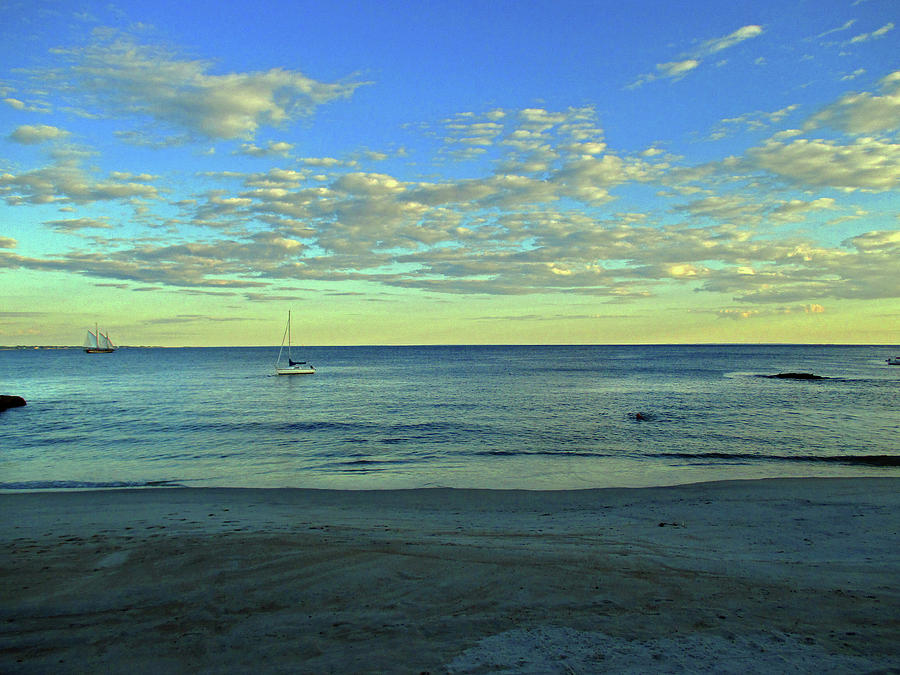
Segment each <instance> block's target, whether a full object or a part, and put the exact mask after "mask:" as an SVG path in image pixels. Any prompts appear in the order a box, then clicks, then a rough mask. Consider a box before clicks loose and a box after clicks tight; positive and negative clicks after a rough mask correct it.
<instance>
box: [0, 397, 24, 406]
mask: <svg viewBox="0 0 900 675" xmlns="http://www.w3.org/2000/svg"><path fill="white" fill-rule="evenodd" d="M23 405H25V399H24V398H22V397H21V396H7V395H6V394H2V395H0V410H6V409H7V408H19V407H21V406H23Z"/></svg>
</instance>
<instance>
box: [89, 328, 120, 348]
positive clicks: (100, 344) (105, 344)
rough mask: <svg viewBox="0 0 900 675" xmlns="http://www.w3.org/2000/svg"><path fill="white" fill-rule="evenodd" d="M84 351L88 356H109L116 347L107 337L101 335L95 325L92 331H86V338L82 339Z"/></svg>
mask: <svg viewBox="0 0 900 675" xmlns="http://www.w3.org/2000/svg"><path fill="white" fill-rule="evenodd" d="M84 351H85V352H87V353H88V354H109V353H110V352H114V351H116V346H115V345H114V344H113V341H112V340H110V339H109V335H104V334H103V333H101V332H100V329H98V328H97V326H96V325H95V326H94V331H93V332H91V331H90V329H88V332H87V336H86V337H85V338H84Z"/></svg>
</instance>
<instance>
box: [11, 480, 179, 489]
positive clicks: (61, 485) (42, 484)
mask: <svg viewBox="0 0 900 675" xmlns="http://www.w3.org/2000/svg"><path fill="white" fill-rule="evenodd" d="M147 487H184V486H183V485H182V484H180V483H176V482H175V481H171V480H145V481H98V482H91V481H78V480H31V481H22V482H18V483H0V490H105V489H111V488H147Z"/></svg>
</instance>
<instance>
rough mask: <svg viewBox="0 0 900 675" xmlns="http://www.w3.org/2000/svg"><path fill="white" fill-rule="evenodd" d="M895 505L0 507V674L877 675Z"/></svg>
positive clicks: (727, 489)
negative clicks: (629, 673)
mask: <svg viewBox="0 0 900 675" xmlns="http://www.w3.org/2000/svg"><path fill="white" fill-rule="evenodd" d="M898 507H900V478H889V477H887V478H778V479H761V480H736V481H718V482H707V483H693V484H687V485H678V486H666V487H654V488H594V489H577V490H563V491H553V490H547V491H529V490H471V489H455V488H419V489H407V490H375V491H364V490H327V489H326V490H320V489H296V488H261V489H260V488H168V487H154V488H139V489H110V490H97V491H81V490H79V491H72V492H27V493H4V494H0V509H2V510H3V512H4V514H5V515H6V517H5V518H4V519H3V520H2V522H0V563H2V564H0V574H2V585H3V588H4V589H6V590H5V591H4V596H5V598H4V606H3V607H2V609H0V626H2V628H0V670H2V671H3V672H46V671H47V670H48V669H50V670H53V671H55V672H78V671H81V672H84V671H88V670H103V669H112V670H115V671H124V670H132V671H136V672H150V671H153V670H160V669H165V670H167V671H169V672H213V671H219V670H226V669H236V670H242V669H251V668H254V669H261V670H264V671H266V672H269V671H274V672H278V671H282V670H283V671H286V672H298V671H299V672H342V671H343V672H347V671H354V672H379V671H381V672H385V671H387V672H423V671H428V672H484V671H485V670H487V669H489V668H490V669H493V670H498V671H500V672H503V670H504V668H506V671H507V672H569V670H567V669H570V670H574V671H575V672H589V671H591V670H597V669H613V670H628V669H633V670H639V669H646V668H651V669H657V670H658V669H660V668H662V667H671V668H673V669H674V670H672V671H671V672H681V671H680V670H678V668H681V669H682V670H685V671H693V672H703V671H704V670H715V671H716V672H741V670H742V668H741V667H740V664H742V663H743V664H744V666H745V668H744V669H746V666H747V664H748V663H754V664H762V665H763V666H765V668H766V669H768V670H769V671H770V672H788V671H791V670H792V669H794V668H798V669H799V671H800V672H812V671H815V672H859V671H861V670H862V671H863V672H865V671H866V670H876V669H886V668H900V646H898V645H897V643H896V636H897V634H898V631H900V619H898V617H900V590H898V589H897V587H896V579H897V578H900V551H898V550H897V547H896V541H897V535H898V530H900V508H898ZM750 658H752V659H754V660H753V661H747V660H746V659H750ZM760 659H763V660H762V661H760ZM766 659H768V661H767V660H766ZM604 664H605V665H604ZM667 664H668V666H667ZM729 664H731V665H729ZM754 667H756V666H754Z"/></svg>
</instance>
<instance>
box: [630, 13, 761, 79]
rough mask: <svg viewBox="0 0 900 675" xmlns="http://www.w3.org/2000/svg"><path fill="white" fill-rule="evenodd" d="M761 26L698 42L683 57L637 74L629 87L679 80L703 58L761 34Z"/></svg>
mask: <svg viewBox="0 0 900 675" xmlns="http://www.w3.org/2000/svg"><path fill="white" fill-rule="evenodd" d="M762 33H763V27H762V26H757V25H748V26H742V27H741V28H738V29H737V30H736V31H734V32H733V33H730V34H729V35H725V36H723V37H719V38H713V39H711V40H707V41H706V42H703V43H702V44H700V45H699V46H698V47H697V48H695V49H694V50H692V51H690V52H688V53H687V54H684V55H683V56H684V58H682V59H679V60H677V61H669V62H667V63H658V64H656V72H654V73H646V74H644V75H641V76H639V77H638V78H637V79H636V80H635V81H634V82H632V83H631V84H630V85H628V88H629V89H635V88H637V87H640V86H642V85H644V84H648V83H649V82H653V81H654V80H658V79H660V78H665V79H669V80H680V79H681V78H682V77H684V76H685V75H686V74H687V73H689V72H691V71H693V70H696V69H697V68H698V67H699V66H700V65H701V63H702V62H703V59H705V58H707V57H710V56H713V55H714V54H718V53H719V52H721V51H723V50H725V49H729V48H730V47H734V46H735V45H737V44H740V43H741V42H744V41H745V40H749V39H751V38H755V37H758V36H760V35H762Z"/></svg>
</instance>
